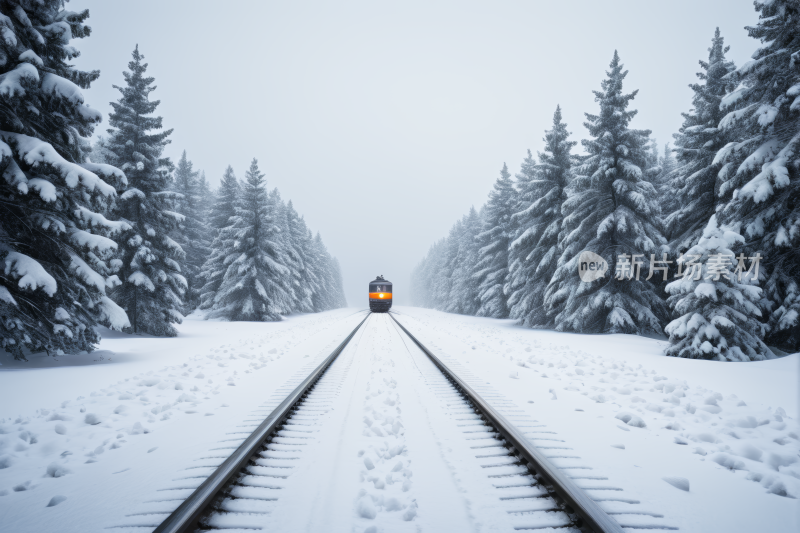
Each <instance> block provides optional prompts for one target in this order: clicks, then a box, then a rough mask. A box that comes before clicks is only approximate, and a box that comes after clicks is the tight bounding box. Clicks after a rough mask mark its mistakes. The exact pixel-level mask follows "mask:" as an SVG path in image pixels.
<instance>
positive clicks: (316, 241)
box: [311, 232, 343, 312]
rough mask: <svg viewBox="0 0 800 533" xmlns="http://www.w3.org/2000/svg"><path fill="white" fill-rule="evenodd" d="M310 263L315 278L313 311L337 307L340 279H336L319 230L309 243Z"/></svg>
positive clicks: (312, 299) (331, 261) (340, 291)
mask: <svg viewBox="0 0 800 533" xmlns="http://www.w3.org/2000/svg"><path fill="white" fill-rule="evenodd" d="M311 256H312V261H311V264H312V265H313V268H314V270H315V272H314V277H315V278H316V279H317V287H316V290H315V291H314V294H313V295H312V296H311V301H312V305H313V307H314V311H316V312H320V311H327V310H329V309H336V308H337V307H339V303H338V302H340V300H341V294H343V293H342V290H341V281H340V280H337V278H336V272H334V268H333V258H332V257H331V255H330V253H328V249H327V248H326V247H325V243H323V242H322V237H321V236H320V234H319V232H318V233H317V234H316V235H315V236H314V238H313V240H312V243H311Z"/></svg>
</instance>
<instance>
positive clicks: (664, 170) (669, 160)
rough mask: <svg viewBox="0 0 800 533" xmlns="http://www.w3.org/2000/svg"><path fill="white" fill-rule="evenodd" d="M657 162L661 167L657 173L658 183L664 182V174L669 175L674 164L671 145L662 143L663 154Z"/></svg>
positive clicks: (673, 168)
mask: <svg viewBox="0 0 800 533" xmlns="http://www.w3.org/2000/svg"><path fill="white" fill-rule="evenodd" d="M658 164H659V166H660V167H661V170H660V172H659V173H658V183H659V184H661V183H663V182H664V178H665V176H669V174H670V173H671V172H672V171H673V170H675V166H676V162H675V156H674V155H672V147H671V146H670V145H669V143H667V144H665V145H664V155H662V156H661V158H660V159H659V160H658Z"/></svg>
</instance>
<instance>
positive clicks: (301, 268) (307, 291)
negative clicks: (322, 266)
mask: <svg viewBox="0 0 800 533" xmlns="http://www.w3.org/2000/svg"><path fill="white" fill-rule="evenodd" d="M285 223H286V230H285V232H284V234H285V236H286V255H287V257H288V260H289V262H290V264H291V265H292V288H293V291H294V296H295V301H294V306H293V309H294V310H295V311H299V312H301V313H310V312H312V311H313V310H314V307H313V303H312V300H311V297H312V294H313V287H314V284H313V283H312V281H311V279H310V277H309V273H308V265H307V264H306V262H307V258H306V253H305V251H304V241H305V238H306V234H307V232H308V228H307V227H306V224H305V221H304V220H303V219H302V218H301V217H300V215H299V214H297V211H295V209H294V205H292V201H291V200H289V203H288V205H287V206H286V208H285ZM339 275H340V277H341V273H340V274H339Z"/></svg>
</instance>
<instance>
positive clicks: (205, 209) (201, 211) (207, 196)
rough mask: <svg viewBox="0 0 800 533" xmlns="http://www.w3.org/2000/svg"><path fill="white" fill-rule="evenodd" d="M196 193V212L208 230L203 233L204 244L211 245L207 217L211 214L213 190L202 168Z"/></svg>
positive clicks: (211, 234)
mask: <svg viewBox="0 0 800 533" xmlns="http://www.w3.org/2000/svg"><path fill="white" fill-rule="evenodd" d="M197 195H198V196H199V202H198V204H197V212H198V216H200V219H201V220H202V221H203V223H204V224H205V226H206V228H205V229H206V231H207V232H208V233H207V234H206V235H205V239H206V244H207V245H208V246H210V245H211V241H213V240H214V231H213V229H212V227H211V225H210V224H209V223H208V217H209V216H210V215H211V207H212V206H213V205H214V200H215V197H214V191H212V190H211V186H210V185H209V183H208V180H207V179H206V172H205V171H204V170H203V171H201V172H200V179H199V181H198V182H197Z"/></svg>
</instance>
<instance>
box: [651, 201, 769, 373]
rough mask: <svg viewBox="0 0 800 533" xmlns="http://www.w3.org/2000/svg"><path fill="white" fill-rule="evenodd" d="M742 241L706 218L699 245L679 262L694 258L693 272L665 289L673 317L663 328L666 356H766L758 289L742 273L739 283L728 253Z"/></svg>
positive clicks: (722, 358) (732, 358)
mask: <svg viewBox="0 0 800 533" xmlns="http://www.w3.org/2000/svg"><path fill="white" fill-rule="evenodd" d="M742 242H744V238H742V236H741V235H739V234H738V233H737V232H736V231H733V230H731V229H730V228H724V227H719V225H718V224H717V218H716V215H711V219H710V220H709V222H708V225H707V226H706V228H705V229H704V230H703V234H702V236H701V237H700V239H699V242H698V243H697V244H696V245H695V246H693V247H692V248H690V249H689V250H688V251H687V252H686V255H684V256H683V257H682V258H681V259H679V261H684V260H685V259H686V258H689V257H691V256H694V257H693V259H694V262H695V263H697V265H698V267H699V268H697V269H693V268H686V267H685V266H684V272H683V273H684V276H683V277H681V278H680V279H677V280H675V281H673V282H671V283H670V284H668V285H667V292H669V293H670V294H671V296H670V297H669V300H668V302H669V304H670V306H671V307H672V308H673V309H674V310H675V312H676V314H677V315H679V316H678V318H676V319H675V320H673V321H672V322H670V323H669V324H668V325H667V327H666V328H665V329H664V330H665V331H666V332H667V334H668V335H669V340H670V344H671V346H670V347H669V348H667V349H666V351H665V353H666V355H670V356H674V357H687V358H689V359H716V360H719V361H761V360H764V359H768V358H771V357H772V353H771V352H770V351H769V349H768V348H767V347H766V346H765V345H764V343H763V342H762V341H761V337H762V333H761V328H762V324H761V323H760V322H759V321H758V318H757V317H760V316H761V312H760V311H759V309H758V300H759V298H760V293H761V289H760V288H758V287H757V286H756V285H754V283H753V280H752V279H750V277H749V276H747V275H745V276H743V277H742V279H741V280H739V274H738V273H736V272H735V269H736V266H737V261H736V259H735V256H734V253H733V251H732V249H733V248H734V246H735V245H737V244H739V243H742Z"/></svg>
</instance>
